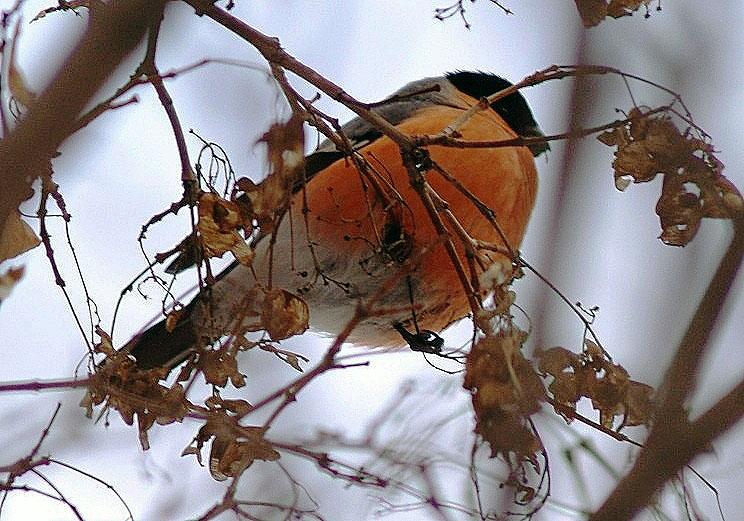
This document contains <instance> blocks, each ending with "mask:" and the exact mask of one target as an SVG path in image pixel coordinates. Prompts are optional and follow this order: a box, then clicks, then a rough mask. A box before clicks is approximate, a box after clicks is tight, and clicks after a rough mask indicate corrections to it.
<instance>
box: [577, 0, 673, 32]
mask: <svg viewBox="0 0 744 521" xmlns="http://www.w3.org/2000/svg"><path fill="white" fill-rule="evenodd" d="M650 3H651V0H609V1H608V0H576V8H577V9H578V10H579V16H581V22H582V23H583V24H584V27H593V26H595V25H598V24H599V23H600V22H601V21H602V20H604V19H605V18H607V17H608V16H609V17H612V18H620V17H623V16H630V15H632V14H633V13H634V12H635V11H637V10H638V9H640V8H641V7H645V8H646V18H648V16H649V8H648V5H649V4H650ZM657 9H659V10H660V9H661V7H657Z"/></svg>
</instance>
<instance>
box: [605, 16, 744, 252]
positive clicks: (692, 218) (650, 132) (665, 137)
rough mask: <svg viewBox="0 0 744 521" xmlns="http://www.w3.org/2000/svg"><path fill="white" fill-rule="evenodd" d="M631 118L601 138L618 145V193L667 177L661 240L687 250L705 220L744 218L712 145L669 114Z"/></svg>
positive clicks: (660, 210)
mask: <svg viewBox="0 0 744 521" xmlns="http://www.w3.org/2000/svg"><path fill="white" fill-rule="evenodd" d="M632 4H633V5H635V2H632ZM629 119H630V121H629V122H628V123H627V124H626V125H625V126H623V127H621V128H616V129H613V130H611V131H608V132H605V133H603V134H601V135H600V136H599V137H598V139H599V140H600V141H601V142H602V143H604V144H606V145H608V146H616V147H617V151H616V152H615V160H614V161H613V163H612V166H613V168H614V170H615V172H614V176H615V186H616V187H617V188H618V189H619V190H625V189H626V188H627V187H628V185H629V184H630V183H631V182H632V183H644V182H648V181H651V180H653V179H654V178H656V176H657V175H661V176H662V177H663V182H662V189H661V196H660V197H659V200H658V202H657V204H656V213H657V214H658V216H659V220H660V223H661V229H662V232H661V235H660V238H661V240H662V241H664V242H665V243H666V244H670V245H673V246H684V245H686V244H687V243H689V242H690V241H691V240H692V239H693V238H694V237H695V234H696V233H697V230H698V229H699V227H700V222H701V221H702V219H704V218H717V219H736V218H740V217H741V216H742V215H744V200H743V199H742V197H741V194H740V193H739V191H738V190H737V189H736V187H735V186H734V185H733V183H731V182H730V181H729V180H728V179H726V178H725V177H724V176H723V173H722V172H723V164H722V163H721V162H720V161H719V160H718V158H716V156H715V154H714V148H713V145H712V144H710V143H708V142H707V141H705V140H703V139H699V138H697V137H695V136H694V134H695V132H693V131H692V129H687V130H686V131H685V132H684V133H682V132H680V131H679V129H677V127H676V126H675V125H674V123H673V122H672V120H671V118H670V117H669V116H668V115H667V114H664V113H660V114H653V115H650V116H647V115H646V114H644V112H643V110H642V109H639V108H634V109H633V110H631V111H630V113H629Z"/></svg>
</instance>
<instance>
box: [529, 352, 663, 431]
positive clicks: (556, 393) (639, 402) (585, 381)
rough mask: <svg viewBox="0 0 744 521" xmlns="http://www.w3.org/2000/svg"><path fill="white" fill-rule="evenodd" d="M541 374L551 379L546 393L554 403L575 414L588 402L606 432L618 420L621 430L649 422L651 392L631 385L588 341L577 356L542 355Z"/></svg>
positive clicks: (642, 385)
mask: <svg viewBox="0 0 744 521" xmlns="http://www.w3.org/2000/svg"><path fill="white" fill-rule="evenodd" d="M540 370H541V371H543V372H545V373H547V374H548V375H550V376H552V377H553V381H552V382H551V383H550V385H549V386H548V391H549V392H550V393H551V394H552V395H553V399H554V400H555V401H557V402H559V403H560V404H562V405H565V406H567V407H570V408H572V409H574V410H575V409H576V403H577V402H578V401H579V400H580V399H581V398H582V397H586V398H589V399H590V400H591V401H592V406H593V407H594V408H595V409H596V410H597V411H599V421H600V423H601V424H602V425H603V426H604V427H606V428H608V429H611V428H612V427H613V424H614V421H615V418H617V417H619V416H620V417H622V418H623V421H622V424H621V425H620V427H622V426H626V425H641V424H647V423H648V422H649V421H650V419H651V415H652V411H653V406H652V402H651V396H652V393H653V388H651V387H650V386H648V385H645V384H642V383H638V382H634V381H632V380H631V379H630V377H629V375H628V372H627V371H626V370H625V368H624V367H623V366H621V365H618V364H615V363H613V362H612V361H610V360H608V359H607V357H606V355H605V354H604V353H603V352H602V349H601V348H600V347H599V346H598V345H597V344H596V343H594V342H593V341H591V340H589V339H586V340H585V342H584V351H583V352H582V353H580V354H576V353H572V352H571V351H569V350H567V349H564V348H562V347H554V348H551V349H547V350H545V351H543V352H542V353H540ZM558 412H559V413H560V410H558ZM566 419H567V420H568V421H570V420H571V418H570V417H566Z"/></svg>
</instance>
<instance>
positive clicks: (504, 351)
mask: <svg viewBox="0 0 744 521" xmlns="http://www.w3.org/2000/svg"><path fill="white" fill-rule="evenodd" d="M525 338H526V334H525V333H524V332H523V331H521V330H520V329H518V328H516V327H513V328H511V329H509V330H507V331H501V332H499V333H498V334H496V335H490V336H487V337H485V338H483V339H481V340H480V341H478V343H477V344H475V345H474V346H473V348H472V350H471V351H470V353H469V354H468V359H467V362H466V365H465V380H464V382H463V387H465V388H466V389H468V390H470V392H471V393H472V401H473V409H474V411H475V416H476V432H477V433H478V434H480V435H481V436H482V437H483V439H484V440H486V441H487V442H488V444H489V445H490V447H491V453H492V456H495V455H497V454H500V453H501V454H508V453H517V454H519V455H520V457H521V458H528V459H529V458H531V457H532V456H533V455H534V454H535V452H537V451H538V450H539V449H540V448H541V444H540V442H539V440H538V439H537V437H536V436H535V434H534V433H533V432H532V429H531V428H530V427H529V423H528V421H527V420H528V418H529V415H530V414H532V413H534V412H536V411H537V410H539V408H540V401H542V400H543V399H544V396H545V394H544V393H545V390H544V388H543V385H542V381H541V380H540V377H539V376H538V375H537V373H535V371H534V370H533V369H532V366H531V365H530V363H529V362H528V361H527V360H526V359H525V358H524V356H523V355H522V352H521V350H520V348H521V346H522V343H523V342H524V340H525Z"/></svg>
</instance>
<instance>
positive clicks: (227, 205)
mask: <svg viewBox="0 0 744 521" xmlns="http://www.w3.org/2000/svg"><path fill="white" fill-rule="evenodd" d="M197 206H198V209H199V222H198V224H197V229H198V230H199V237H200V239H201V246H202V251H203V253H204V255H205V257H208V258H209V257H222V255H223V254H224V253H225V252H228V251H229V252H232V254H233V255H234V256H235V258H236V259H237V260H238V262H240V263H241V264H245V265H246V266H249V265H250V264H251V262H252V261H253V249H252V248H251V247H250V246H248V244H247V243H246V242H245V239H244V238H243V237H242V236H241V235H240V232H239V230H245V231H247V232H248V233H250V232H251V231H252V229H253V228H252V226H253V225H252V216H251V215H250V214H248V213H247V212H245V211H244V207H243V206H241V205H238V204H237V203H235V202H233V201H228V200H227V199H223V198H222V197H220V196H219V195H217V194H215V193H212V192H203V193H202V194H201V195H200V196H199V200H198V203H197Z"/></svg>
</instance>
